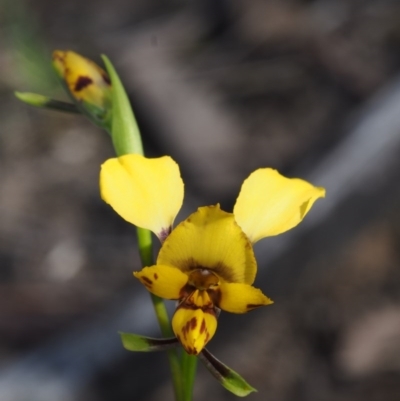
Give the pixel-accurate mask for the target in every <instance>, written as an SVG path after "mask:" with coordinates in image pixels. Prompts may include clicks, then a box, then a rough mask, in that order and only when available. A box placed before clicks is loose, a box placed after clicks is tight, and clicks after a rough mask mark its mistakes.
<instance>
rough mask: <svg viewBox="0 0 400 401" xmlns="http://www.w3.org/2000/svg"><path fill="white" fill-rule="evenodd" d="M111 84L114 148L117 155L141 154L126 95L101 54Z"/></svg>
mask: <svg viewBox="0 0 400 401" xmlns="http://www.w3.org/2000/svg"><path fill="white" fill-rule="evenodd" d="M102 58H103V61H104V64H105V66H106V69H107V73H108V75H109V77H110V79H111V85H112V88H113V90H112V108H113V109H112V126H111V134H112V140H113V144H114V149H115V151H116V153H117V155H118V156H122V155H126V154H129V153H138V154H141V155H143V145H142V139H141V137H140V131H139V128H138V126H137V123H136V119H135V116H134V114H133V111H132V108H131V105H130V102H129V99H128V95H127V94H126V92H125V89H124V87H123V85H122V82H121V80H120V78H119V76H118V74H117V72H116V71H115V69H114V67H113V65H112V64H111V61H110V60H109V59H108V57H107V56H104V55H103V56H102Z"/></svg>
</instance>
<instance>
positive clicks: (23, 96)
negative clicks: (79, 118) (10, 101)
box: [14, 92, 80, 114]
mask: <svg viewBox="0 0 400 401" xmlns="http://www.w3.org/2000/svg"><path fill="white" fill-rule="evenodd" d="M14 94H15V96H16V97H17V98H18V99H19V100H21V102H24V103H27V104H29V105H31V106H35V107H41V108H45V109H52V110H57V111H64V112H67V113H77V114H80V112H79V110H78V108H77V107H76V106H75V105H74V104H72V103H67V102H62V101H61V100H55V99H51V98H49V97H47V96H44V95H39V94H37V93H31V92H14Z"/></svg>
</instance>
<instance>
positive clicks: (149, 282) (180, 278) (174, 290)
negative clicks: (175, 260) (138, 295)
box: [133, 265, 188, 299]
mask: <svg viewBox="0 0 400 401" xmlns="http://www.w3.org/2000/svg"><path fill="white" fill-rule="evenodd" d="M133 275H134V276H135V277H136V278H137V279H139V280H140V282H141V283H142V284H143V285H144V286H145V287H146V288H147V289H148V290H149V291H150V292H151V293H152V294H154V295H157V296H158V297H161V298H166V299H179V298H180V293H181V290H182V289H183V288H184V287H185V285H186V283H187V281H188V276H187V275H186V274H185V273H182V272H181V271H180V270H179V269H176V268H175V267H171V266H160V265H158V266H151V267H145V268H143V269H142V270H141V271H140V272H134V273H133Z"/></svg>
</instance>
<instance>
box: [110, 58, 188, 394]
mask: <svg viewBox="0 0 400 401" xmlns="http://www.w3.org/2000/svg"><path fill="white" fill-rule="evenodd" d="M103 61H104V64H105V66H106V69H107V72H108V74H109V76H110V78H111V83H112V107H113V111H112V125H111V127H112V128H111V132H112V141H113V145H114V149H115V153H116V154H117V156H122V155H125V154H130V153H136V154H141V155H143V154H144V152H143V145H142V139H141V136H140V131H139V128H138V126H137V123H136V119H135V116H134V114H133V111H132V108H131V105H130V102H129V99H128V96H127V94H126V92H125V89H124V87H123V85H122V82H121V80H120V79H119V76H118V74H117V72H116V71H115V69H114V67H113V65H112V64H111V62H110V60H109V59H108V58H107V57H106V56H103ZM137 238H138V244H139V253H140V258H141V261H142V266H151V265H152V264H154V262H153V253H152V238H151V232H150V231H149V230H146V229H143V228H137ZM151 300H152V302H153V306H154V311H155V313H156V316H157V320H158V324H159V326H160V329H161V332H162V334H163V336H164V337H171V336H173V335H174V333H173V332H172V329H171V323H170V320H169V316H168V312H167V308H166V307H165V304H164V302H163V300H162V299H161V298H159V297H157V296H155V295H153V294H151ZM168 359H169V365H170V369H171V374H172V381H173V385H174V392H175V398H176V401H186V399H184V398H182V397H183V387H182V370H181V364H180V361H179V356H178V353H177V351H176V350H174V349H172V350H169V351H168ZM188 400H189V401H190V399H188Z"/></svg>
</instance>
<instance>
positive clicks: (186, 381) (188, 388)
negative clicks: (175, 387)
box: [181, 351, 198, 401]
mask: <svg viewBox="0 0 400 401" xmlns="http://www.w3.org/2000/svg"><path fill="white" fill-rule="evenodd" d="M197 361H198V359H197V356H193V355H189V354H187V353H186V352H185V351H183V353H182V359H181V363H182V372H183V400H184V401H190V400H191V399H192V397H193V386H194V380H195V378H196V370H197Z"/></svg>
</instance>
